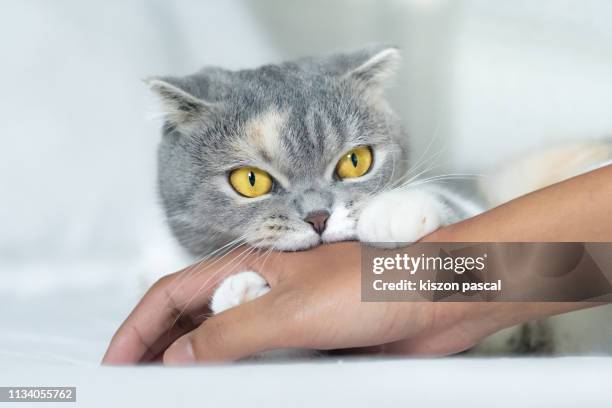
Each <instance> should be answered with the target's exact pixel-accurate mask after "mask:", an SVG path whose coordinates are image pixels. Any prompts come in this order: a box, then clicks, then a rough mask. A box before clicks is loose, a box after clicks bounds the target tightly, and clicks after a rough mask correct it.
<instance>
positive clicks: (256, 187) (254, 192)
mask: <svg viewBox="0 0 612 408" xmlns="http://www.w3.org/2000/svg"><path fill="white" fill-rule="evenodd" d="M229 181H230V184H231V185H232V187H233V188H234V190H236V192H238V194H240V195H243V196H245V197H249V198H253V197H259V196H262V195H264V194H267V193H269V192H270V190H271V189H272V177H270V175H269V174H268V173H266V172H265V171H263V170H260V169H258V168H257V167H241V168H239V169H235V170H232V172H231V173H230V176H229Z"/></svg>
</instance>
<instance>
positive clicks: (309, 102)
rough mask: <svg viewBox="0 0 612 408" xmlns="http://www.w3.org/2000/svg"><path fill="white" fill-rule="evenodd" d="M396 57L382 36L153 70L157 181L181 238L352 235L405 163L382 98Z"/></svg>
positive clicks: (199, 249) (195, 243)
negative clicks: (229, 64)
mask: <svg viewBox="0 0 612 408" xmlns="http://www.w3.org/2000/svg"><path fill="white" fill-rule="evenodd" d="M398 62H399V52H398V51H397V50H396V49H394V48H381V47H378V48H368V49H363V50H360V51H358V52H353V53H346V54H335V55H331V56H327V57H322V58H305V59H300V60H297V61H293V62H286V63H282V64H278V65H265V66H262V67H260V68H257V69H252V70H240V71H229V70H225V69H221V68H214V67H207V68H204V69H202V70H201V71H199V72H197V73H195V74H193V75H188V76H185V77H158V78H152V79H149V80H147V82H148V84H149V85H150V87H151V88H152V89H153V91H155V93H157V94H158V96H159V97H160V99H161V102H162V106H163V109H164V118H165V123H164V127H163V137H162V141H161V143H160V146H159V152H158V156H159V170H158V171H159V177H158V178H159V191H160V195H161V199H162V203H163V206H164V208H165V211H166V215H167V219H168V222H169V225H170V227H171V229H172V231H173V232H174V234H175V236H176V237H177V239H178V240H179V241H180V242H181V244H182V245H183V246H184V247H185V248H186V249H188V250H189V251H190V252H191V253H192V254H194V255H199V256H202V255H205V254H206V253H207V252H210V251H211V250H214V249H216V248H219V247H221V246H222V245H224V244H226V243H228V242H230V241H235V242H246V243H249V244H251V245H254V246H258V247H273V248H276V249H281V250H298V249H305V248H309V247H312V246H315V245H318V244H319V243H322V242H332V241H339V240H349V239H355V238H356V236H355V227H356V221H357V219H358V216H359V211H360V209H361V207H362V205H363V203H364V202H365V201H366V200H367V199H369V198H371V196H372V195H374V194H376V193H377V192H379V191H380V190H381V189H383V188H384V187H385V186H388V185H389V184H390V183H391V182H392V181H393V180H394V178H397V177H398V176H400V175H401V174H403V169H404V166H405V164H406V157H405V156H406V154H407V149H406V138H405V137H404V134H403V131H402V129H401V126H400V124H399V122H398V120H397V118H396V117H395V116H394V114H393V113H392V111H391V110H390V108H389V107H388V105H387V103H386V102H385V100H384V99H383V90H384V88H385V85H386V84H387V82H388V80H389V78H390V76H391V75H392V73H393V72H394V70H395V68H396V66H397V65H398Z"/></svg>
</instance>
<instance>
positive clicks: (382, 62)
mask: <svg viewBox="0 0 612 408" xmlns="http://www.w3.org/2000/svg"><path fill="white" fill-rule="evenodd" d="M400 61H401V55H400V52H399V50H398V49H397V48H393V47H390V48H385V49H383V50H381V51H378V52H377V53H375V54H374V55H371V56H369V57H368V58H367V60H366V61H365V62H362V63H361V64H360V65H359V66H357V68H355V69H352V70H351V71H349V72H348V73H347V74H346V76H345V79H347V80H349V81H351V82H352V83H353V84H354V85H355V86H356V87H357V88H359V89H360V90H362V91H364V92H366V93H367V94H368V96H372V97H376V96H380V95H381V94H382V92H383V91H384V89H385V87H386V85H387V84H388V83H389V81H390V79H391V78H392V77H393V76H394V74H395V72H396V71H397V69H398V67H399V64H400Z"/></svg>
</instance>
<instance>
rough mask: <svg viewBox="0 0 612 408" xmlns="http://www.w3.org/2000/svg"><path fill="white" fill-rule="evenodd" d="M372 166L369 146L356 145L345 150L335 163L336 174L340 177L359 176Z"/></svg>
mask: <svg viewBox="0 0 612 408" xmlns="http://www.w3.org/2000/svg"><path fill="white" fill-rule="evenodd" d="M370 166H372V149H370V147H369V146H360V147H356V148H354V149H353V150H350V151H348V152H346V154H345V155H344V156H342V157H341V158H340V160H338V164H336V174H337V175H338V177H340V178H341V179H346V178H355V177H361V176H363V175H364V174H366V173H367V172H368V170H370Z"/></svg>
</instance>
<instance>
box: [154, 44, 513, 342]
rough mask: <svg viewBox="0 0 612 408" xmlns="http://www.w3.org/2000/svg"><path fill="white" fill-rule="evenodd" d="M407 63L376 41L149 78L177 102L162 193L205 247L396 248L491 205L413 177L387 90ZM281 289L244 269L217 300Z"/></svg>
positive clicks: (166, 140) (170, 114)
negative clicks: (352, 244) (342, 244)
mask: <svg viewBox="0 0 612 408" xmlns="http://www.w3.org/2000/svg"><path fill="white" fill-rule="evenodd" d="M399 63H400V53H399V51H398V49H396V48H393V47H383V46H370V47H365V48H363V49H360V50H357V51H354V52H346V53H337V54H333V55H328V56H323V57H318V58H302V59H298V60H295V61H291V62H285V63H281V64H271V65H265V66H262V67H259V68H256V69H245V70H239V71H229V70H225V69H222V68H217V67H205V68H203V69H202V70H200V71H199V72H197V73H195V74H192V75H188V76H184V77H154V78H150V79H148V80H147V83H148V85H149V86H150V87H151V89H152V90H153V91H154V92H155V93H156V94H157V95H158V96H159V98H160V100H161V102H162V106H163V110H164V119H165V121H164V126H163V136H162V141H161V143H160V145H159V150H158V161H159V169H158V182H159V192H160V195H161V201H162V204H163V207H164V210H165V213H166V216H167V221H168V224H169V226H170V228H171V230H172V232H173V234H174V236H175V237H176V239H177V240H178V242H179V243H180V244H181V245H182V246H183V247H184V248H185V249H186V250H187V251H188V252H189V253H190V254H191V255H193V256H194V257H203V256H206V255H208V254H211V253H215V251H221V250H228V249H232V248H235V247H237V246H239V245H241V244H245V243H246V244H248V245H250V246H251V247H257V248H271V249H274V250H281V251H296V250H305V249H308V248H312V247H314V246H317V245H320V244H322V243H329V242H336V241H345V240H359V241H361V242H366V243H378V245H381V246H390V247H393V246H397V245H399V244H396V243H402V245H405V244H406V243H411V242H415V241H418V240H419V239H420V238H422V237H423V236H425V235H427V234H429V233H431V232H433V231H434V230H436V229H438V228H440V227H441V226H445V225H449V224H452V223H454V222H457V221H460V220H462V219H465V218H468V217H471V216H474V215H476V214H478V213H480V212H482V211H484V210H485V209H487V204H486V202H485V201H484V200H482V199H480V196H479V195H478V194H476V195H473V196H469V197H468V196H465V195H461V194H459V193H457V192H455V191H453V190H452V189H450V188H448V187H446V186H441V185H435V184H434V183H418V182H416V183H414V182H412V183H411V181H414V179H415V177H416V176H417V175H418V172H417V171H416V170H415V168H416V167H418V165H417V164H418V162H415V163H412V162H411V160H410V156H409V149H408V138H407V135H406V134H405V131H404V129H403V128H402V126H401V124H400V120H399V118H398V117H397V116H396V115H395V114H394V112H393V111H392V109H391V108H390V106H389V104H388V103H387V101H386V100H385V97H384V90H385V88H386V87H387V86H388V85H389V83H390V80H391V78H392V76H393V74H394V72H395V71H396V69H397V67H398V64H399ZM268 291H269V286H268V284H267V282H266V281H265V279H263V278H262V277H261V276H260V275H259V274H257V273H255V272H252V271H244V272H241V273H237V274H235V275H232V276H230V277H228V278H226V279H225V280H224V281H223V282H222V283H221V284H220V286H219V287H218V288H217V289H216V291H215V293H214V295H213V297H212V301H211V310H212V311H213V312H214V313H221V312H222V311H224V310H226V309H228V308H231V307H234V306H237V305H239V304H241V303H243V302H246V301H249V300H251V299H254V298H256V297H258V296H262V295H264V294H265V293H267V292H268ZM519 335H520V333H519ZM514 336H517V334H514ZM504 344H509V342H508V341H506V340H504ZM504 347H506V346H504ZM508 347H509V346H508Z"/></svg>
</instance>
